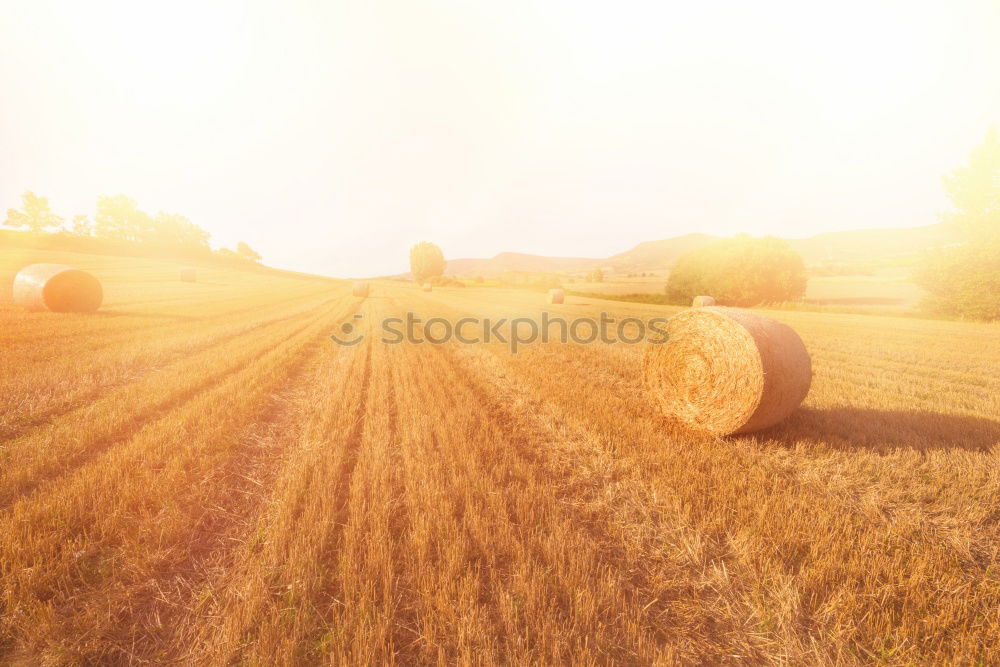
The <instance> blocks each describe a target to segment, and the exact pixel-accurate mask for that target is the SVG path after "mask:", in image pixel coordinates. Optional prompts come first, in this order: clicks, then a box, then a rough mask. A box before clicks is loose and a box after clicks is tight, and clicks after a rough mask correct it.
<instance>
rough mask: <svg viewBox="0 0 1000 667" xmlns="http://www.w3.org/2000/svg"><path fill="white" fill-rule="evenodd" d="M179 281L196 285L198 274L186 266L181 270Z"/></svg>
mask: <svg viewBox="0 0 1000 667" xmlns="http://www.w3.org/2000/svg"><path fill="white" fill-rule="evenodd" d="M181 281H182V282H185V283H196V282H198V272H197V271H196V270H195V269H193V268H191V267H189V266H187V267H184V268H183V269H181Z"/></svg>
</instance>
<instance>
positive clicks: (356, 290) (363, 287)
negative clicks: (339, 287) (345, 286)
mask: <svg viewBox="0 0 1000 667" xmlns="http://www.w3.org/2000/svg"><path fill="white" fill-rule="evenodd" d="M351 294H353V295H354V296H362V297H364V296H368V281H365V280H359V281H357V282H356V283H354V287H352V288H351Z"/></svg>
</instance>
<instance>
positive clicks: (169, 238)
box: [3, 191, 262, 262]
mask: <svg viewBox="0 0 1000 667" xmlns="http://www.w3.org/2000/svg"><path fill="white" fill-rule="evenodd" d="M64 222H65V221H64V219H63V218H62V217H60V216H58V215H56V214H55V213H53V212H52V209H51V208H50V206H49V200H48V199H47V198H46V197H41V196H39V195H37V194H35V193H34V192H30V191H29V192H25V193H24V194H23V195H22V197H21V209H20V210H18V209H14V208H10V209H7V218H6V220H4V223H3V224H4V225H5V226H7V227H13V228H15V229H27V230H28V231H30V232H35V233H41V232H50V231H56V232H61V233H65V234H69V235H72V236H77V237H91V238H97V239H109V240H115V241H126V242H132V243H141V244H151V245H158V246H163V247H169V248H175V249H177V250H178V251H181V252H183V251H184V250H204V251H210V250H211V248H210V246H209V244H208V241H209V239H210V238H211V235H210V234H209V233H208V232H207V231H205V230H204V229H202V228H201V227H199V226H198V225H196V224H194V223H193V222H191V221H190V220H188V219H187V218H186V217H184V216H183V215H180V214H177V213H166V212H163V211H161V212H159V213H157V214H156V215H150V214H149V213H146V212H145V211H143V210H142V209H140V208H139V206H138V205H137V204H136V202H135V201H134V200H132V199H130V198H129V197H126V196H125V195H115V196H104V197H99V198H98V199H97V210H96V212H95V214H94V216H93V219H91V218H90V217H89V216H86V215H76V216H74V217H73V221H72V224H71V225H69V226H68V227H67V226H64ZM214 252H215V253H216V254H218V255H220V256H223V257H227V258H234V259H242V260H247V261H252V262H259V261H260V260H261V259H262V258H261V256H260V254H259V253H257V252H256V251H255V250H254V249H253V248H251V247H250V246H249V245H247V244H246V243H243V242H242V241H241V242H240V243H238V244H237V246H236V248H235V249H234V250H230V249H228V248H220V249H218V250H216V251H214Z"/></svg>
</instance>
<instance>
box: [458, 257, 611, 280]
mask: <svg viewBox="0 0 1000 667" xmlns="http://www.w3.org/2000/svg"><path fill="white" fill-rule="evenodd" d="M605 262H606V260H603V259H590V258H586V257H545V256H543V255H527V254H524V253H519V252H502V253H500V254H499V255H497V256H496V257H492V258H490V259H452V260H449V261H448V267H447V269H446V270H445V273H446V274H448V275H460V276H495V275H498V274H501V273H506V272H509V271H529V272H534V273H558V272H566V271H570V272H572V271H589V270H591V269H593V268H594V267H595V266H601V265H602V264H604V263H605Z"/></svg>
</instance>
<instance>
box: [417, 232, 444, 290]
mask: <svg viewBox="0 0 1000 667" xmlns="http://www.w3.org/2000/svg"><path fill="white" fill-rule="evenodd" d="M444 265H445V262H444V253H442V252H441V248H439V247H437V246H436V245H434V244H433V243H429V242H427V241H421V242H420V243H418V244H417V245H415V246H413V247H412V248H410V274H411V275H412V276H413V279H414V280H415V281H417V282H418V283H422V282H424V281H426V280H430V279H431V278H437V277H439V276H441V275H443V274H444Z"/></svg>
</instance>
